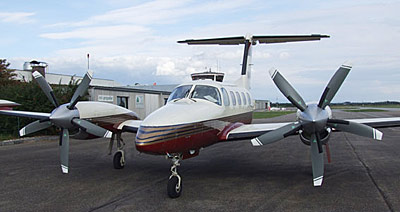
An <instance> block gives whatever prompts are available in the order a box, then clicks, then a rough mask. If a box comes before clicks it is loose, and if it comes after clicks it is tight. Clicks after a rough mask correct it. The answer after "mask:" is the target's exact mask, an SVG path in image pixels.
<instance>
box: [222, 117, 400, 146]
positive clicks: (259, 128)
mask: <svg viewBox="0 0 400 212" xmlns="http://www.w3.org/2000/svg"><path fill="white" fill-rule="evenodd" d="M347 121H351V122H355V123H359V124H365V125H368V126H370V127H373V128H385V127H399V126H400V117H390V118H368V119H347ZM290 123H292V122H281V123H266V124H246V125H242V126H240V127H238V128H235V129H233V130H231V131H230V132H229V133H228V134H227V136H226V140H227V141H231V140H241V139H252V138H255V137H258V136H260V135H262V134H264V133H267V132H270V131H273V130H276V129H278V128H280V127H283V126H285V125H288V124H290Z"/></svg>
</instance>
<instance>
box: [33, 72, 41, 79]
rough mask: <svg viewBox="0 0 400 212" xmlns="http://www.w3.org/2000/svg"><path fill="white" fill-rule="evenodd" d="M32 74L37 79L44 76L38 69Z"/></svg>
mask: <svg viewBox="0 0 400 212" xmlns="http://www.w3.org/2000/svg"><path fill="white" fill-rule="evenodd" d="M32 76H33V77H34V78H35V79H37V78H39V77H43V76H42V75H41V74H40V73H39V72H38V71H35V72H33V73H32Z"/></svg>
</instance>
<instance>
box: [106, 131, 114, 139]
mask: <svg viewBox="0 0 400 212" xmlns="http://www.w3.org/2000/svg"><path fill="white" fill-rule="evenodd" d="M112 134H113V133H112V132H111V131H109V130H107V132H106V134H104V138H111V137H112Z"/></svg>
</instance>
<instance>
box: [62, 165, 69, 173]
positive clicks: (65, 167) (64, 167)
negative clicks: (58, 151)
mask: <svg viewBox="0 0 400 212" xmlns="http://www.w3.org/2000/svg"><path fill="white" fill-rule="evenodd" d="M61 170H62V172H63V173H64V174H68V166H64V165H62V164H61Z"/></svg>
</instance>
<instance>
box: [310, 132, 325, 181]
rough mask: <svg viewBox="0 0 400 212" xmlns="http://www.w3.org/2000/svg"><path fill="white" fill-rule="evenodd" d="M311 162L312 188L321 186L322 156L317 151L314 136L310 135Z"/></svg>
mask: <svg viewBox="0 0 400 212" xmlns="http://www.w3.org/2000/svg"><path fill="white" fill-rule="evenodd" d="M311 162H312V171H313V181H314V186H321V185H322V181H323V179H324V154H323V153H320V152H319V150H318V144H317V138H316V135H315V134H312V135H311Z"/></svg>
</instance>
